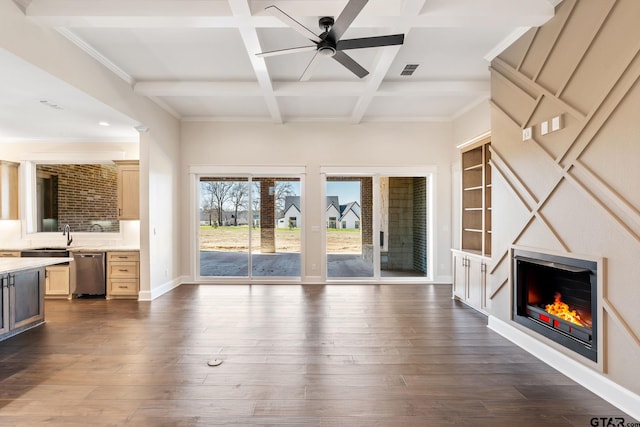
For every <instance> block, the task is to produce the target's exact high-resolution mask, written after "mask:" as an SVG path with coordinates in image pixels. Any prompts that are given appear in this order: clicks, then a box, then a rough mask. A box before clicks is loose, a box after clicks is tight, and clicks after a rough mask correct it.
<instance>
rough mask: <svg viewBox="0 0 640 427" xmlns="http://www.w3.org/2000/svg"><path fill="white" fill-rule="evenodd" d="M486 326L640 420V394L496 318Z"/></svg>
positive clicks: (491, 319)
mask: <svg viewBox="0 0 640 427" xmlns="http://www.w3.org/2000/svg"><path fill="white" fill-rule="evenodd" d="M487 327H488V328H489V329H491V330H493V331H495V332H496V333H498V334H500V335H502V336H503V337H505V338H506V339H508V340H509V341H511V342H513V343H514V344H516V345H517V346H519V347H521V348H523V349H524V350H526V351H527V352H529V353H531V354H532V355H533V356H535V357H537V358H538V359H540V360H542V361H543V362H544V363H546V364H547V365H549V366H551V367H552V368H554V369H557V370H558V371H560V372H561V373H562V374H564V375H566V376H567V377H569V378H571V379H572V380H574V381H575V382H577V383H578V384H580V385H582V386H583V387H586V388H587V389H589V390H590V391H591V392H593V393H595V394H597V395H598V396H600V397H601V398H602V399H604V400H606V401H607V402H609V403H611V404H612V405H614V406H616V407H617V408H619V409H620V410H621V411H624V412H626V413H627V414H629V415H630V416H632V417H633V418H635V419H640V396H639V395H637V394H635V393H633V392H631V391H630V390H628V389H626V388H624V387H622V386H620V385H618V384H616V383H615V382H613V381H611V380H610V379H609V378H607V377H605V376H604V375H602V374H600V373H598V372H596V371H594V370H593V369H590V368H589V367H587V366H585V365H583V364H581V363H580V362H578V361H576V360H573V359H571V358H570V357H569V356H567V355H565V354H563V353H561V352H559V351H557V350H555V349H553V348H551V347H549V346H547V345H545V344H544V343H542V342H540V341H538V340H536V339H535V338H533V337H532V336H530V335H528V334H526V333H524V332H522V331H520V330H519V329H517V328H515V327H514V326H512V325H510V324H509V323H507V322H505V321H503V320H500V319H498V318H497V317H495V316H489V323H488V325H487Z"/></svg>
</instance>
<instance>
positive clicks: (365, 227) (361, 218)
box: [325, 177, 373, 278]
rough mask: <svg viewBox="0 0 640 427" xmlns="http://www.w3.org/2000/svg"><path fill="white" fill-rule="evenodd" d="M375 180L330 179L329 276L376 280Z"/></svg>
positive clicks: (327, 193) (327, 202) (327, 219)
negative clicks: (374, 231)
mask: <svg viewBox="0 0 640 427" xmlns="http://www.w3.org/2000/svg"><path fill="white" fill-rule="evenodd" d="M372 183H373V178H371V177H358V178H353V177H327V182H326V195H327V197H326V211H325V218H326V229H327V233H326V234H327V240H326V248H327V277H328V278H358V277H373V230H372V225H373V223H372V214H373V206H372V203H373V184H372Z"/></svg>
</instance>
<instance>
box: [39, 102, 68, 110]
mask: <svg viewBox="0 0 640 427" xmlns="http://www.w3.org/2000/svg"><path fill="white" fill-rule="evenodd" d="M40 104H42V105H46V106H47V107H50V108H55V109H56V110H62V109H63V108H62V107H61V106H59V105H58V104H56V103H55V102H53V101H49V100H48V99H41V100H40Z"/></svg>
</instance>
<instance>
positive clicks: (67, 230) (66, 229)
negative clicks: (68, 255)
mask: <svg viewBox="0 0 640 427" xmlns="http://www.w3.org/2000/svg"><path fill="white" fill-rule="evenodd" d="M62 235H63V236H67V246H71V242H73V237H71V226H70V225H69V224H65V226H64V228H63V229H62Z"/></svg>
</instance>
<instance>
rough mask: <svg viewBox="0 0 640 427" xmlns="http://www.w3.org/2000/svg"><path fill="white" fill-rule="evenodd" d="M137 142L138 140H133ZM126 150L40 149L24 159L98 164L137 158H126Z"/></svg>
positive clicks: (54, 162) (37, 161)
mask: <svg viewBox="0 0 640 427" xmlns="http://www.w3.org/2000/svg"><path fill="white" fill-rule="evenodd" d="M132 143H135V144H137V143H136V142H132ZM125 156H126V153H125V152H124V151H76V152H73V151H71V152H60V151H55V152H54V151H50V152H47V151H39V152H29V153H25V154H24V156H23V157H26V158H24V159H22V160H24V161H28V162H35V163H40V164H42V163H46V164H56V165H58V164H65V165H68V164H98V163H110V164H113V160H137V159H125Z"/></svg>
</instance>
